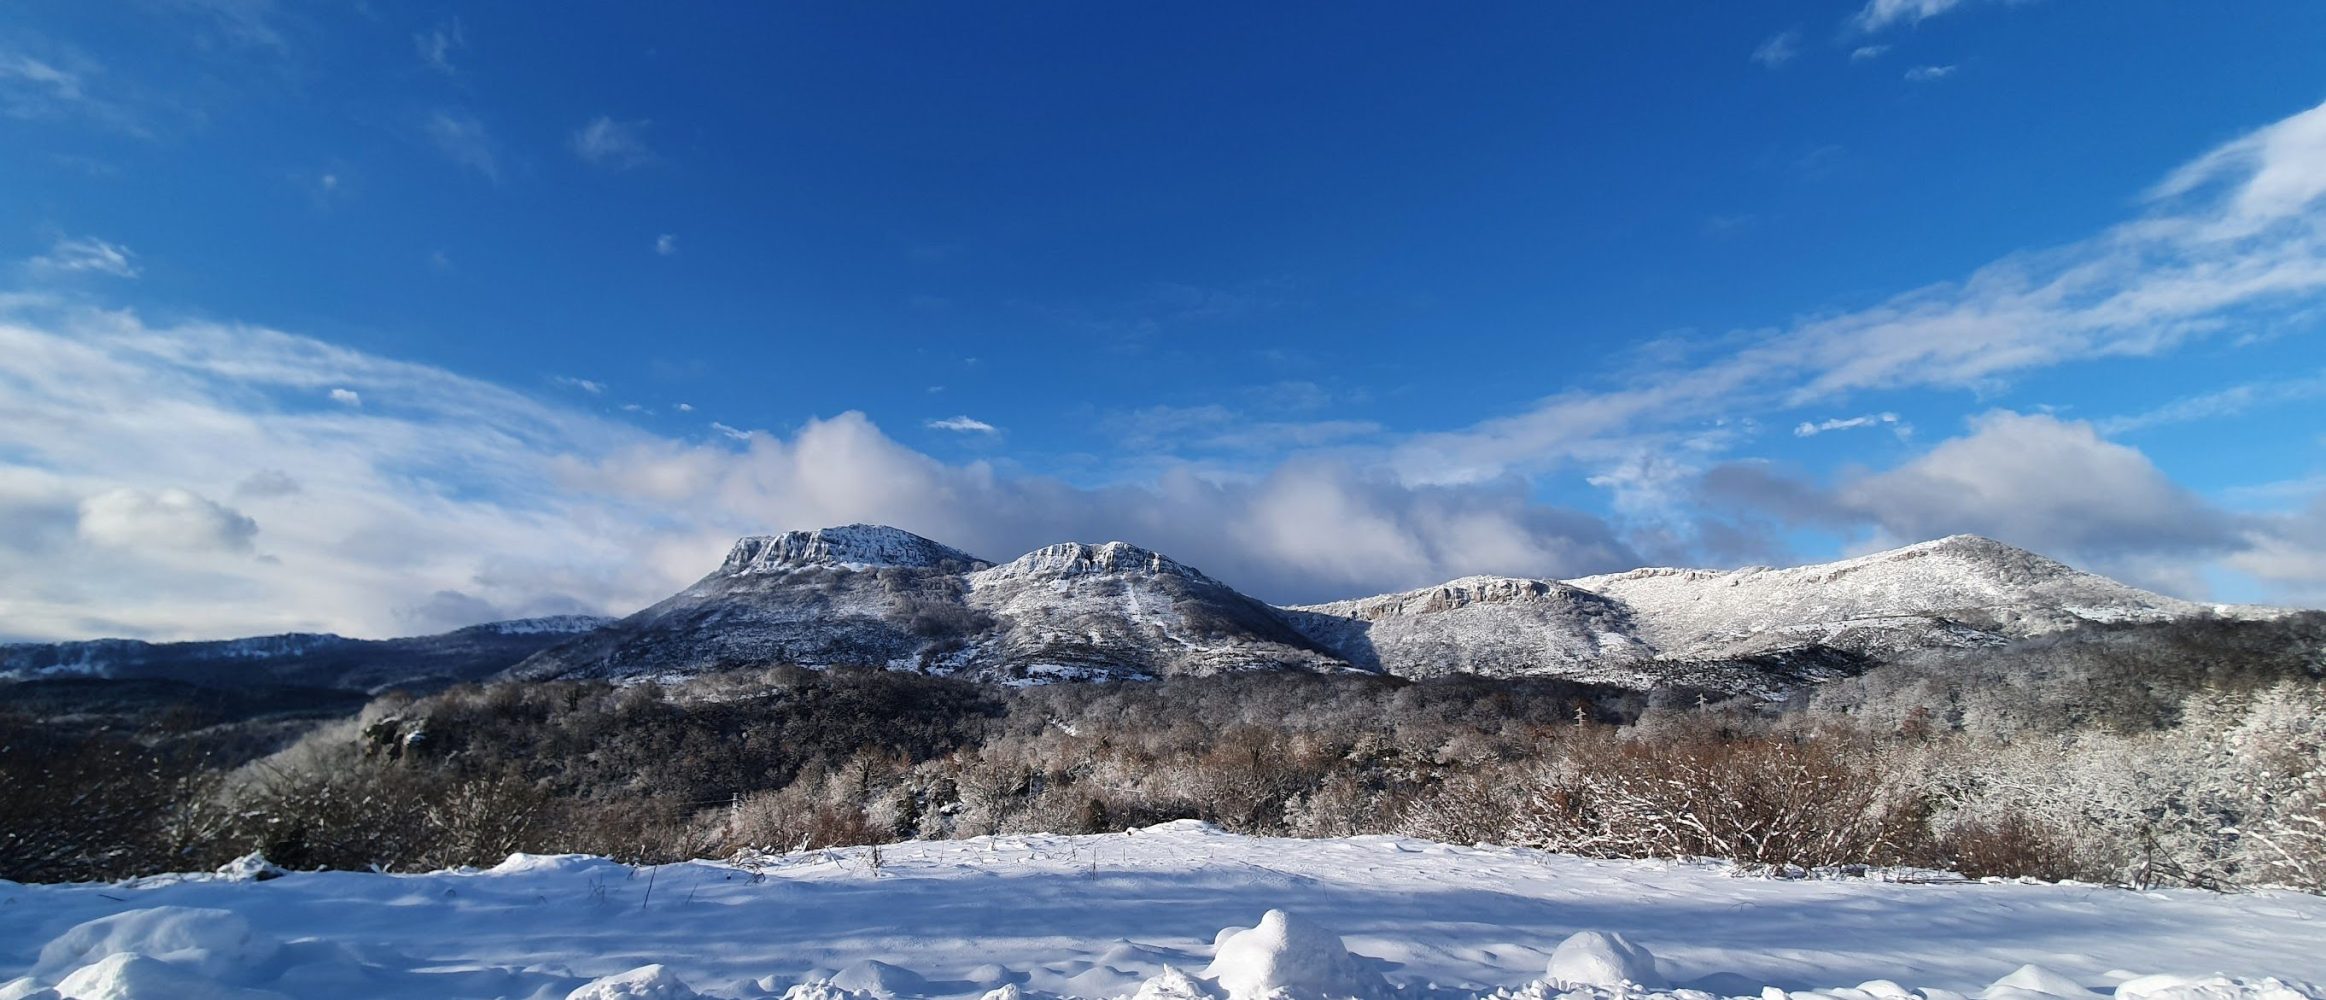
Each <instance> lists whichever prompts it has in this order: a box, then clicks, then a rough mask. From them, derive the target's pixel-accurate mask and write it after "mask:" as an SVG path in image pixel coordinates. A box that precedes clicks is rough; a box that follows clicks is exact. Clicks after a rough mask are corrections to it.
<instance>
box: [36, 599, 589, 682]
mask: <svg viewBox="0 0 2326 1000" xmlns="http://www.w3.org/2000/svg"><path fill="white" fill-rule="evenodd" d="M608 621H609V619H605V618H598V617H595V616H592V615H553V616H550V617H546V618H521V619H517V620H514V621H502V622H490V623H487V624H484V625H471V626H469V627H467V628H463V629H456V630H454V631H451V632H446V633H443V634H441V635H428V636H413V637H410V638H402V639H350V638H347V637H346V636H340V635H331V634H328V633H309V632H293V633H287V634H284V635H262V636H253V637H251V638H247V639H221V640H215V641H208V642H158V643H157V642H144V641H141V640H137V639H90V640H85V641H80V642H38V643H34V642H26V643H6V644H0V681H32V680H65V679H75V678H88V679H98V680H167V681H177V682H182V683H187V684H194V685H198V686H204V687H236V688H241V687H252V686H278V687H312V688H335V689H342V690H351V691H379V690H383V689H385V688H389V687H405V688H413V689H425V688H438V687H444V686H446V685H450V684H454V683H458V682H460V681H471V680H480V679H483V678H485V677H489V676H491V675H493V674H496V673H499V672H500V671H502V670H504V669H506V668H507V667H508V666H509V665H510V664H512V663H515V662H517V661H519V660H522V659H524V658H525V657H527V656H529V655H532V654H533V653H534V652H535V651H536V650H539V649H541V648H543V647H545V646H549V645H552V644H555V643H558V642H563V641H565V640H566V639H568V638H571V637H572V636H575V635H578V634H580V633H584V632H588V631H591V630H593V629H596V628H598V627H600V626H603V625H605V624H606V623H607V622H608Z"/></svg>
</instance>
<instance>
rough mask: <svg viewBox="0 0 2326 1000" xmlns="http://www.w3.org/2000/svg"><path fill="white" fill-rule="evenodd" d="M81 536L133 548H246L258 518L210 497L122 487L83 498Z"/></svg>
mask: <svg viewBox="0 0 2326 1000" xmlns="http://www.w3.org/2000/svg"><path fill="white" fill-rule="evenodd" d="M80 534H81V537H82V538H84V539H87V540H88V541H91V542H94V543H96V544H99V545H104V546H109V547H112V548H120V549H129V550H153V549H175V550H181V551H194V552H203V551H227V552H247V551H249V550H250V543H251V539H252V538H253V537H255V536H257V534H258V522H256V521H253V520H251V519H250V516H249V515H247V514H244V513H242V512H241V511H238V510H235V509H233V508H231V507H226V506H223V505H221V504H219V503H217V502H215V501H212V500H210V499H209V498H207V497H203V496H199V495H197V494H194V493H191V492H188V491H186V490H182V489H178V488H176V487H165V488H162V489H158V490H150V491H149V490H140V489H134V488H130V487H120V488H117V489H110V490H106V491H105V492H103V493H99V494H96V495H95V496H91V497H89V498H88V499H86V500H83V501H81V522H80Z"/></svg>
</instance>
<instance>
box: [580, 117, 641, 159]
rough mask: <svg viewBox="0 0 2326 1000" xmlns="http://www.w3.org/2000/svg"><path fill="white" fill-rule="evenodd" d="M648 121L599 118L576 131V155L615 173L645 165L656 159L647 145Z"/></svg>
mask: <svg viewBox="0 0 2326 1000" xmlns="http://www.w3.org/2000/svg"><path fill="white" fill-rule="evenodd" d="M650 124H652V123H651V122H648V121H645V120H639V121H622V120H619V119H615V118H609V117H607V116H605V115H599V116H598V117H596V118H592V119H590V121H589V123H588V124H586V125H583V126H582V127H580V128H578V129H575V130H574V133H573V138H572V139H571V140H569V143H568V144H569V145H570V146H571V147H572V148H573V155H575V156H578V157H581V158H582V159H583V160H584V161H585V162H588V163H591V164H595V165H597V166H601V167H606V168H609V169H613V170H627V169H630V168H631V167H638V166H644V165H646V164H649V163H652V162H654V160H655V156H654V150H652V149H651V148H648V146H647V145H646V127H647V126H648V125H650Z"/></svg>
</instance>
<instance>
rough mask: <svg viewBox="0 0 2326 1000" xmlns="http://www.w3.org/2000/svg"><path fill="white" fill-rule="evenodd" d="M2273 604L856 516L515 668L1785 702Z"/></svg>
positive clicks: (1993, 554) (2008, 557)
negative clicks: (1364, 560) (1298, 568)
mask: <svg viewBox="0 0 2326 1000" xmlns="http://www.w3.org/2000/svg"><path fill="white" fill-rule="evenodd" d="M770 553H777V554H778V555H776V556H771V555H770ZM2269 610H2270V609H2252V608H2236V607H2231V606H2222V605H2203V604H2198V603H2195V602H2189V601H2182V600H2178V599H2176V598H2170V597H2165V596H2163V595H2158V594H2153V593H2149V592H2147V591H2143V590H2139V589H2137V588H2134V587H2131V586H2128V585H2126V584H2122V583H2119V582H2117V581H2114V580H2110V579H2108V578H2106V577H2102V576H2099V575H2097V574H2092V573H2087V572H2084V571H2082V570H2077V569H2075V568H2073V567H2070V566H2068V565H2066V564H2064V563H2061V562H2058V561H2056V560H2052V559H2049V558H2048V557H2044V556H2041V555H2038V554H2036V553H2033V552H2029V551H2026V550H2024V549H2019V548H2016V547H2014V546H2010V545H2007V544H2005V543H2002V542H1998V541H1995V540H1993V539H1989V538H1984V537H1981V536H1976V535H1954V536H1948V537H1946V538H1940V539H1933V540H1930V541H1927V542H1918V543H1915V544H1912V545H1907V546H1902V547H1899V548H1895V549H1890V550H1885V551H1882V552H1876V553H1869V554H1866V555H1861V556H1856V557H1853V558H1849V559H1842V560H1837V561H1833V562H1829V563H1819V564H1810V565H1805V566H1796V567H1782V568H1780V567H1766V566H1755V567H1744V568H1740V569H1734V570H1712V569H1686V568H1672V567H1645V568H1641V569H1635V570H1628V571H1624V572H1621V573H1609V574H1600V575H1596V576H1588V577H1579V578H1574V579H1569V580H1554V579H1545V578H1529V577H1501V576H1471V577H1461V578H1457V579H1454V580H1449V581H1446V582H1444V583H1439V584H1433V585H1430V586H1427V587H1419V588H1415V589H1412V590H1408V591H1399V592H1394V593H1388V594H1377V595H1372V596H1370V597H1360V598H1353V599H1349V600H1343V601H1332V602H1326V603H1321V604H1309V605H1292V606H1282V607H1279V606H1275V605H1271V604H1267V603H1265V602H1262V601H1259V600H1257V599H1255V598H1251V597H1249V596H1247V595H1244V594H1242V593H1241V592H1238V591H1236V590H1235V589H1234V588H1233V587H1230V586H1228V585H1227V584H1225V583H1222V582H1220V581H1218V580H1216V579H1214V578H1212V577H1210V576H1208V575H1206V574H1204V573H1203V572H1202V571H1200V570H1198V569H1196V568H1195V567H1193V566H1190V565H1188V564H1185V563H1181V562H1179V561H1177V560H1174V559H1172V558H1170V557H1169V556H1166V555H1164V554H1162V553H1159V552H1156V551H1154V550H1151V549H1146V548H1143V547H1140V546H1137V545H1134V544H1131V543H1128V542H1122V541H1109V542H1099V543H1087V542H1061V543H1056V544H1053V545H1047V546H1043V547H1040V548H1037V549H1035V550H1033V551H1031V552H1028V553H1025V554H1024V555H1021V556H1019V557H1018V558H1016V559H1012V560H1009V561H1006V562H1001V563H992V562H987V561H985V560H982V559H978V558H976V557H972V556H969V555H968V554H967V553H965V552H963V551H961V550H959V549H954V548H951V547H949V546H946V545H943V544H942V543H939V542H935V541H933V540H930V539H927V538H924V537H922V536H919V535H915V534H913V533H911V532H909V531H904V530H902V529H897V528H891V527H886V526H880V525H862V524H857V525H843V526H839V527H835V528H825V529H815V530H809V531H793V532H786V533H784V534H782V535H774V536H751V537H748V538H745V539H743V540H741V541H739V542H738V543H737V546H736V548H735V549H734V550H732V551H731V552H730V554H729V557H728V559H727V560H726V561H725V562H723V563H722V564H721V566H720V568H719V569H718V570H715V571H713V572H712V573H711V574H709V575H707V576H705V577H704V578H703V579H701V580H699V581H697V582H696V583H695V584H693V585H691V586H689V587H688V588H686V589H685V590H682V591H680V592H679V593H678V594H675V595H673V596H672V597H671V598H669V599H666V600H665V601H662V602H659V603H657V604H656V605H654V606H652V607H649V608H647V609H645V610H643V611H640V612H639V613H637V614H635V615H632V616H630V617H628V618H625V619H622V620H621V621H618V622H615V623H613V624H611V625H608V626H606V627H605V628H602V629H599V630H597V631H595V632H592V633H588V634H585V635H583V636H580V637H577V638H575V639H573V640H570V641H568V642H566V643H562V644H559V645H558V646H554V647H551V648H549V649H546V650H543V651H541V652H540V653H537V654H535V655H534V656H532V657H530V658H528V659H527V660H526V661H525V662H524V663H521V664H519V665H518V666H517V667H516V668H513V669H512V670H511V671H510V672H509V676H511V677H517V678H554V677H605V678H614V679H624V678H644V677H654V676H684V675H689V674H695V673H702V672H708V671H713V670H718V669H725V668H726V667H731V666H742V665H749V664H753V663H758V664H768V663H778V662H790V663H798V664H801V665H806V666H838V665H849V664H853V665H865V666H879V667H886V668H889V669H909V670H920V671H924V672H928V673H935V674H945V675H962V676H968V677H972V678H976V679H983V680H993V681H1002V682H1005V683H1037V682H1041V681H1045V680H1058V679H1079V678H1087V679H1147V678H1153V677H1166V676H1177V675H1185V674H1195V675H1203V674H1212V673H1221V672H1228V671H1235V670H1258V669H1300V670H1310V671H1349V672H1357V673H1376V674H1390V675H1395V676H1401V677H1417V678H1418V677H1432V676H1443V675H1447V674H1477V675H1482V676H1556V677H1567V678H1572V679H1576V680H1588V681H1592V682H1598V683H1614V684H1619V685H1624V686H1630V687H1635V688H1640V689H1654V688H1658V687H1668V686H1672V685H1677V684H1688V685H1695V686H1704V685H1706V684H1711V685H1712V686H1714V687H1717V688H1720V689H1723V690H1730V691H1734V692H1748V691H1749V692H1756V693H1767V692H1768V691H1769V690H1771V684H1772V683H1774V682H1775V681H1782V682H1783V683H1798V682H1803V681H1812V680H1816V679H1820V678H1821V677H1823V676H1826V675H1829V674H1831V673H1833V672H1834V671H1837V670H1847V669H1849V668H1850V666H1851V665H1852V664H1857V663H1862V662H1865V661H1867V660H1868V659H1869V658H1872V657H1880V656H1887V655H1895V654H1898V653H1902V652H1908V651H1912V650H1917V649H1933V648H1963V647H1966V646H1978V645H1991V644H1998V643H2002V642H2008V641H2012V640H2014V639H2019V638H2025V637H2028V636H2032V635H2038V634H2043V633H2045V632H2050V631H2058V630H2061V629H2067V628H2074V627H2078V626H2080V625H2083V624H2093V623H2104V622H2116V621H2159V620H2169V619H2174V618H2181V617H2190V616H2196V615H2204V614H2248V615H2250V614H2261V613H2268V612H2269ZM1772 665H1775V666H1773V667H1772ZM1772 671H1773V673H1772ZM1772 678H1774V679H1775V680H1774V681H1772Z"/></svg>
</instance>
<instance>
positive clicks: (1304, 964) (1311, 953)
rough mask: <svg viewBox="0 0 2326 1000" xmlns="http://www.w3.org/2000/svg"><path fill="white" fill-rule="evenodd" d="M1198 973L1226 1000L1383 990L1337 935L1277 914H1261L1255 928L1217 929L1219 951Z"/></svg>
mask: <svg viewBox="0 0 2326 1000" xmlns="http://www.w3.org/2000/svg"><path fill="white" fill-rule="evenodd" d="M1203 974H1204V976H1205V977H1206V978H1209V979H1211V980H1213V981H1214V982H1217V983H1218V984H1219V985H1220V988H1221V989H1223V990H1226V991H1227V994H1228V997H1229V1000H1260V998H1263V997H1292V998H1303V1000H1321V998H1333V1000H1343V998H1349V997H1376V996H1381V995H1383V994H1385V993H1386V992H1387V991H1388V984H1387V983H1385V982H1383V981H1382V979H1381V976H1380V975H1379V974H1378V973H1375V972H1373V971H1371V970H1368V969H1366V968H1364V967H1363V966H1361V965H1359V964H1358V962H1357V957H1356V956H1354V955H1351V954H1349V949H1348V946H1347V945H1344V944H1342V943H1341V937H1340V935H1338V934H1335V933H1333V932H1332V931H1329V930H1326V929H1325V928H1323V927H1322V926H1319V925H1317V924H1316V923H1314V922H1311V921H1309V920H1307V919H1304V918H1301V917H1295V916H1293V915H1292V914H1289V913H1286V912H1284V911H1283V910H1269V911H1268V912H1267V913H1265V914H1263V915H1261V917H1260V923H1259V925H1258V926H1255V927H1250V928H1229V929H1228V930H1225V931H1222V932H1221V934H1220V943H1219V951H1218V952H1217V953H1216V954H1215V955H1214V956H1213V958H1212V961H1211V965H1210V966H1209V967H1208V968H1206V969H1204V970H1203Z"/></svg>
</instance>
